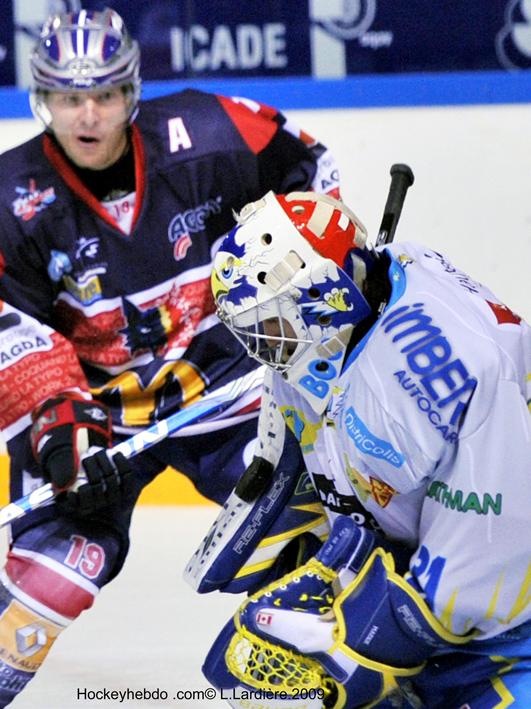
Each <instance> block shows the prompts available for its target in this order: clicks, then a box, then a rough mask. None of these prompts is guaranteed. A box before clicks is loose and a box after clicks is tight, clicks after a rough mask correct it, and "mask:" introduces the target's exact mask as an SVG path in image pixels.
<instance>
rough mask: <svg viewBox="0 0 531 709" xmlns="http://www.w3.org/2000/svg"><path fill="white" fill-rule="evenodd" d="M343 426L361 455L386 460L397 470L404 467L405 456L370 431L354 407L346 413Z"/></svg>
mask: <svg viewBox="0 0 531 709" xmlns="http://www.w3.org/2000/svg"><path fill="white" fill-rule="evenodd" d="M343 425H344V426H345V428H346V430H347V433H348V435H349V436H350V438H352V440H353V441H354V445H355V446H356V448H357V449H358V450H359V451H360V453H364V454H365V455H370V456H372V457H373V458H378V459H379V460H385V461H386V462H387V463H389V464H390V465H392V466H394V467H395V468H400V466H401V465H403V463H404V456H403V454H402V453H400V452H399V451H397V450H395V449H394V448H393V446H392V445H391V443H389V441H384V440H383V439H382V438H378V436H375V435H374V433H372V432H371V431H369V429H368V428H367V426H366V425H365V424H364V423H363V421H362V420H361V419H360V417H359V416H358V415H357V413H356V412H355V411H354V408H353V407H352V406H349V408H348V409H347V411H346V414H345V418H344V421H343Z"/></svg>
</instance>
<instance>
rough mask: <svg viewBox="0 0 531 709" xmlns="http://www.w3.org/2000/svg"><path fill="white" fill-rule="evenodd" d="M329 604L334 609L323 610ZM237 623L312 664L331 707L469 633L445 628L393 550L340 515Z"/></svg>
mask: <svg viewBox="0 0 531 709" xmlns="http://www.w3.org/2000/svg"><path fill="white" fill-rule="evenodd" d="M353 576H354V578H352V577H353ZM345 579H346V585H345V587H344V589H343V590H342V591H340V593H339V595H337V596H336V597H334V596H335V594H334V589H335V587H336V586H337V584H338V583H339V584H342V585H343V583H344V581H345ZM330 606H331V609H332V611H333V614H332V613H329V612H327V610H330ZM235 628H236V636H239V637H240V639H242V640H243V639H245V640H246V641H247V642H248V643H251V644H252V645H253V644H254V645H255V646H258V647H259V646H260V643H265V645H266V646H267V653H268V654H269V655H270V656H271V652H272V650H271V647H273V648H274V647H275V646H276V647H277V651H278V652H279V653H280V655H283V654H285V653H286V650H288V651H289V652H291V653H292V654H293V655H294V657H295V659H293V658H292V660H291V662H300V663H301V664H303V663H305V662H307V661H308V660H309V659H310V660H312V661H315V662H317V663H318V665H319V666H320V667H321V668H322V671H323V675H322V685H323V687H326V688H328V690H329V702H328V703H326V704H325V706H327V707H328V706H333V707H335V709H340V708H343V707H348V708H349V709H352V708H353V707H363V706H365V705H367V704H369V703H372V702H374V701H376V700H379V699H381V698H383V697H385V696H388V695H389V694H390V693H391V692H392V691H393V690H394V689H395V688H396V687H397V679H398V678H400V677H410V676H412V675H415V674H417V673H418V672H420V671H421V670H422V669H423V667H424V663H425V661H426V660H427V659H428V658H429V657H430V656H431V655H433V654H434V653H436V652H438V651H444V650H447V649H449V648H452V647H456V646H459V645H462V644H463V643H466V642H468V641H469V640H471V639H472V636H466V637H460V636H456V635H453V634H451V633H449V632H448V631H447V630H446V629H445V628H444V627H443V626H442V625H441V624H440V623H439V621H438V620H437V619H436V618H435V616H434V615H433V614H432V612H431V610H430V609H429V607H428V606H427V604H426V603H425V601H424V600H423V599H422V597H421V596H420V594H419V593H418V592H417V591H415V589H413V588H412V587H411V586H410V585H409V584H408V583H407V581H405V580H404V578H403V577H401V576H400V575H399V574H397V573H396V571H395V568H394V561H393V557H392V555H391V554H389V553H387V552H385V551H384V550H383V549H382V548H380V547H376V546H375V540H374V537H373V535H372V534H371V533H370V532H367V530H360V528H358V527H357V526H356V525H355V524H354V522H353V521H352V520H351V519H350V518H346V517H343V518H339V519H338V520H337V521H336V523H335V525H334V528H333V530H332V533H331V535H330V538H329V540H328V541H327V542H326V543H325V544H324V546H323V548H322V549H321V551H320V552H319V553H318V554H317V556H316V557H315V558H314V559H311V560H310V561H309V562H308V563H307V564H305V565H304V566H303V567H301V568H300V569H297V570H296V571H294V572H293V573H291V574H288V575H287V576H285V577H284V578H282V579H280V580H279V581H276V582H274V583H272V584H270V585H269V586H268V587H266V588H265V589H263V590H262V591H261V592H259V593H257V594H255V595H253V596H252V597H251V598H250V599H249V600H248V601H246V602H245V603H244V604H243V605H242V607H241V609H240V612H239V614H238V616H237V617H236V619H235ZM236 646H237V643H235V642H233V643H232V645H231V646H229V648H228V650H227V663H228V665H229V666H231V667H232V668H234V667H236V665H235V664H234V663H233V662H231V652H234V650H232V651H231V647H232V648H235V647H236ZM274 654H275V653H274V652H273V660H272V662H273V664H275V663H276V664H277V666H278V661H276V660H275V658H274ZM262 656H263V657H265V656H266V655H265V654H264V653H263V654H262ZM233 671H234V669H233ZM256 676H257V675H256V673H254V676H253V673H250V674H246V673H245V672H244V673H242V676H241V677H240V679H241V680H242V681H245V682H247V683H249V684H251V685H252V683H253V681H254V678H255V677H256ZM265 676H267V673H266V672H264V671H263V672H261V674H260V675H259V677H265ZM261 682H262V685H261V686H262V689H265V687H264V686H263V680H261ZM259 684H260V682H259Z"/></svg>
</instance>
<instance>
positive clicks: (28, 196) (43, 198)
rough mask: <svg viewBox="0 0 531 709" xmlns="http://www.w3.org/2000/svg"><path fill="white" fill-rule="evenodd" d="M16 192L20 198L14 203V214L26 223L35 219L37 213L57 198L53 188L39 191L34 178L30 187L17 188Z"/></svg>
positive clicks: (30, 182)
mask: <svg viewBox="0 0 531 709" xmlns="http://www.w3.org/2000/svg"><path fill="white" fill-rule="evenodd" d="M15 192H16V193H17V194H18V195H19V197H17V199H15V200H14V201H13V203H12V204H13V214H14V215H15V216H16V217H20V218H21V219H22V220H23V221H25V222H27V221H29V220H30V219H33V217H34V216H35V215H36V214H37V212H41V211H42V210H43V209H45V208H46V207H47V206H48V205H49V204H52V202H55V200H56V198H57V197H56V194H55V189H54V188H53V187H46V188H45V189H44V190H39V189H37V184H36V182H35V180H34V179H33V178H31V179H30V181H29V185H28V187H15Z"/></svg>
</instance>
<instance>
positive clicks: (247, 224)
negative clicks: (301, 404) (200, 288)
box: [212, 192, 371, 413]
mask: <svg viewBox="0 0 531 709" xmlns="http://www.w3.org/2000/svg"><path fill="white" fill-rule="evenodd" d="M237 221H238V225H237V226H236V227H235V228H234V229H233V230H232V231H231V232H230V233H229V234H228V235H227V236H226V237H225V239H224V240H223V242H222V244H221V247H220V249H219V251H218V253H217V254H216V257H215V260H214V272H213V274H212V290H213V293H214V298H215V300H216V304H217V308H218V314H219V317H220V318H221V320H222V321H223V322H224V323H225V325H227V327H228V328H229V329H230V330H231V331H232V333H233V334H234V335H235V336H236V337H237V338H238V340H240V342H241V343H242V344H243V345H244V346H245V348H246V349H247V352H248V354H249V355H250V356H251V357H254V358H255V359H258V360H259V361H260V362H262V363H265V364H267V365H268V366H270V367H272V368H273V369H275V370H276V371H278V372H281V373H282V376H283V377H284V378H285V379H286V380H287V381H289V382H290V384H291V385H292V386H293V387H294V388H296V389H297V390H298V391H300V392H301V393H302V394H303V395H304V397H305V398H306V399H307V400H308V401H309V402H310V404H311V405H312V407H313V408H314V410H315V411H316V412H318V413H322V411H324V409H325V408H326V405H327V403H328V401H329V399H330V395H331V393H332V386H333V383H334V381H335V380H336V379H337V377H338V376H339V373H340V371H341V366H342V363H343V359H344V356H345V353H346V349H347V345H348V343H349V341H350V338H351V335H352V332H353V329H354V327H355V325H356V324H357V323H359V322H360V321H361V320H364V319H365V318H366V317H368V315H370V313H371V309H370V307H369V304H368V303H367V300H366V299H365V297H364V296H363V295H362V292H361V284H362V282H363V280H364V277H365V268H364V260H363V258H360V256H359V254H363V252H364V251H366V249H365V248H364V247H365V243H366V239H367V233H366V231H365V228H364V226H363V225H362V224H361V222H360V221H359V220H358V218H357V217H356V216H355V215H354V214H353V213H352V212H351V211H350V209H348V208H347V207H346V206H345V205H344V204H342V203H341V202H339V201H337V200H335V199H332V198H331V197H327V196H325V195H322V194H316V193H314V192H292V193H290V194H288V195H285V196H282V195H281V196H277V195H275V194H274V193H273V192H268V193H267V194H266V195H265V197H263V198H262V199H261V200H258V201H257V202H252V203H250V204H248V205H246V206H245V207H244V208H243V209H242V211H241V213H240V214H239V216H238V217H237Z"/></svg>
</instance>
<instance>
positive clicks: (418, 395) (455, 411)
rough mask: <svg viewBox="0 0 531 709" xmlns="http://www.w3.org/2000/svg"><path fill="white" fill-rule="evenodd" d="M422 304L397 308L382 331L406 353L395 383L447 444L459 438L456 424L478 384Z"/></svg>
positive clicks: (383, 322) (395, 374)
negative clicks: (402, 366)
mask: <svg viewBox="0 0 531 709" xmlns="http://www.w3.org/2000/svg"><path fill="white" fill-rule="evenodd" d="M424 308H425V306H424V303H413V304H412V305H401V306H399V307H396V308H393V309H392V310H391V311H390V312H389V313H388V314H386V315H384V317H383V318H382V320H381V325H382V330H383V332H384V333H385V334H386V335H387V336H389V337H390V338H391V341H392V343H393V344H394V345H396V346H397V347H398V348H399V352H400V353H401V354H402V355H403V356H404V365H405V368H404V369H398V370H396V371H395V372H393V376H394V377H395V380H396V382H397V383H398V384H399V386H400V387H401V388H402V390H403V391H404V392H405V393H406V395H407V396H409V397H410V399H411V400H412V402H413V403H414V405H415V406H416V407H417V409H418V411H419V412H420V413H421V415H422V416H424V417H425V418H426V419H427V420H428V422H429V423H430V425H431V426H433V428H434V429H435V430H436V431H437V432H438V433H439V434H440V435H441V436H442V437H443V439H444V440H445V441H446V442H447V443H455V442H456V440H457V427H458V426H459V422H460V420H461V417H462V416H463V414H464V412H465V411H466V409H467V406H468V403H469V401H470V398H471V396H472V394H473V393H474V390H475V388H476V385H477V379H476V378H475V377H472V376H470V374H469V373H468V369H467V368H466V366H465V364H464V362H463V361H462V360H461V359H459V358H458V357H456V356H455V355H454V353H453V350H452V346H451V344H450V342H449V341H448V338H447V337H445V335H444V334H443V331H442V329H441V328H440V327H438V326H437V325H436V324H435V323H434V321H433V318H432V317H431V315H429V314H428V313H427V312H425V310H424Z"/></svg>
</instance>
